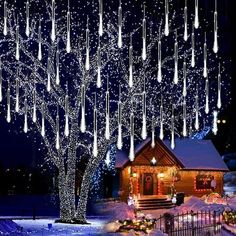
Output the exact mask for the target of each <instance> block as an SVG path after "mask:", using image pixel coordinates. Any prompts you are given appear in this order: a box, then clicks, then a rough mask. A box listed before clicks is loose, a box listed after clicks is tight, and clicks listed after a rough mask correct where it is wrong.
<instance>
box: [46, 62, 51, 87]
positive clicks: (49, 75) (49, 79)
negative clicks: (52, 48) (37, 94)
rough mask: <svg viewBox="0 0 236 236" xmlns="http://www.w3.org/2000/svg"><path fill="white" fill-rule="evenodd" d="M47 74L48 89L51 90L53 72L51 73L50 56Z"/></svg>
mask: <svg viewBox="0 0 236 236" xmlns="http://www.w3.org/2000/svg"><path fill="white" fill-rule="evenodd" d="M47 67H48V68H47V76H48V81H47V91H48V92H50V91H51V73H50V69H51V68H50V58H48V65H47Z"/></svg>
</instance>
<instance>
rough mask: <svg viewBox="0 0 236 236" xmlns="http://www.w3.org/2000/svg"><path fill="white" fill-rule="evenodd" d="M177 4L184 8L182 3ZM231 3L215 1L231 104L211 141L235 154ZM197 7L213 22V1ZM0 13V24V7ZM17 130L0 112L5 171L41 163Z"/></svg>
mask: <svg viewBox="0 0 236 236" xmlns="http://www.w3.org/2000/svg"><path fill="white" fill-rule="evenodd" d="M104 1H106V0H104ZM176 2H180V3H181V5H183V3H184V0H181V1H180V0H179V1H176ZM191 2H192V3H194V0H191ZM1 3H2V1H1ZM147 3H148V0H147ZM234 3H235V1H233V0H218V16H219V18H218V22H219V23H218V25H219V35H220V38H219V47H220V50H221V53H222V54H223V56H224V57H225V58H227V61H229V63H230V59H231V60H232V62H231V64H229V65H228V68H229V70H230V71H229V72H228V73H229V74H231V76H232V85H231V88H232V103H231V104H230V105H229V106H228V107H226V108H225V110H224V111H223V112H222V113H221V114H220V115H219V118H220V119H221V118H222V119H226V121H227V122H226V124H225V125H219V134H218V135H217V137H213V141H214V143H215V145H216V147H217V149H218V150H219V152H220V153H221V154H224V153H228V152H236V125H235V124H236V112H235V108H236V94H235V93H236V82H235V77H236V56H235V54H234V53H233V51H236V48H235V44H236V39H235V31H236V27H235V25H234V23H235V22H236V21H235V20H236V19H235V12H234ZM140 5H141V1H140ZM199 5H200V6H201V7H203V8H205V9H206V10H205V13H206V15H207V18H209V17H212V20H213V13H212V10H213V9H214V0H207V1H206V0H199ZM0 12H1V18H0V19H1V21H2V15H3V14H2V6H1V11H0ZM141 17H142V16H140V19H141ZM1 24H2V22H1ZM1 34H2V32H1ZM223 106H224V104H223ZM22 122H23V121H22ZM17 129H19V127H16V125H11V124H7V122H6V119H5V111H3V110H0V166H1V165H3V166H4V167H8V168H9V167H10V168H12V167H21V166H29V167H33V166H35V165H36V164H37V163H40V162H41V159H42V158H41V157H42V156H43V153H42V152H40V151H39V150H38V149H40V143H34V142H33V138H32V137H31V136H30V134H28V137H26V135H24V134H19V133H18V132H17ZM226 146H227V147H226Z"/></svg>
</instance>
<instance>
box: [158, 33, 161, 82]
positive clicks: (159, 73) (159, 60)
mask: <svg viewBox="0 0 236 236" xmlns="http://www.w3.org/2000/svg"><path fill="white" fill-rule="evenodd" d="M161 80H162V73H161V30H160V29H159V40H158V71H157V81H158V82H159V83H160V82H161Z"/></svg>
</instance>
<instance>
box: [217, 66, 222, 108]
mask: <svg viewBox="0 0 236 236" xmlns="http://www.w3.org/2000/svg"><path fill="white" fill-rule="evenodd" d="M217 107H218V108H219V109H220V108H221V73H220V64H219V72H218V98H217Z"/></svg>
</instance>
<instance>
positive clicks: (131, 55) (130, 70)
mask: <svg viewBox="0 0 236 236" xmlns="http://www.w3.org/2000/svg"><path fill="white" fill-rule="evenodd" d="M129 87H130V88H132V87H133V42H132V35H130V46H129Z"/></svg>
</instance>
